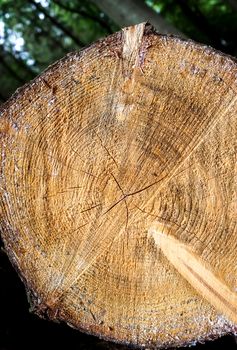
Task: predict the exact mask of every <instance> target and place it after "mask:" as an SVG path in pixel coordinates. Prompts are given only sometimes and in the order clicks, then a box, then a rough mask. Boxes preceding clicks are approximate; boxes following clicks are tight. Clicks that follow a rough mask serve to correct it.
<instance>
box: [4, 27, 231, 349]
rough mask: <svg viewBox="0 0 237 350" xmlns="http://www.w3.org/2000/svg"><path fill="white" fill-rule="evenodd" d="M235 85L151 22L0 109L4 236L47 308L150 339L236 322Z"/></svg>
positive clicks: (123, 337)
mask: <svg viewBox="0 0 237 350" xmlns="http://www.w3.org/2000/svg"><path fill="white" fill-rule="evenodd" d="M236 83H237V64H236V62H235V60H234V59H232V58H231V57H228V56H226V55H224V54H222V53H220V52H217V51H215V50H213V49H211V48H209V47H205V46H202V45H200V44H196V43H194V42H192V41H185V40H181V39H179V38H176V37H172V36H165V35H159V34H157V33H156V32H155V31H154V30H153V29H152V28H151V26H149V25H147V24H144V23H142V24H139V25H136V26H133V27H128V28H124V29H123V30H122V31H121V32H119V33H115V34H113V35H111V36H109V37H108V38H105V39H103V40H101V41H99V42H96V43H95V44H92V45H91V46H90V47H88V48H85V49H84V50H82V51H80V52H77V53H72V54H69V55H67V56H66V57H65V58H64V59H62V60H60V61H58V62H57V63H55V64H54V65H52V66H51V67H49V68H48V69H47V70H46V71H45V72H44V73H42V74H41V75H40V76H39V77H37V78H36V79H35V80H33V81H32V82H30V83H29V84H28V85H26V86H24V87H23V88H21V89H20V90H19V91H17V92H16V94H15V95H14V96H13V97H12V98H11V99H10V100H9V101H8V102H7V103H6V104H5V105H3V107H2V109H1V111H0V134H1V138H0V142H1V156H0V157H1V160H0V163H1V174H0V176H1V180H0V181H1V186H0V191H1V201H0V216H1V234H2V239H3V241H4V245H5V249H6V251H7V253H8V256H9V258H10V260H11V262H12V263H13V265H14V266H15V268H16V269H17V271H18V272H19V275H20V276H21V278H22V280H23V282H24V283H25V286H26V289H27V292H28V294H29V297H30V300H31V304H32V308H33V309H34V311H35V312H36V313H37V314H38V315H40V316H41V317H45V318H50V319H52V320H60V321H64V322H66V323H68V324H69V325H71V326H73V327H75V328H78V329H81V330H83V331H85V332H87V333H91V334H95V335H99V336H100V337H103V338H105V339H110V340H114V341H116V342H121V343H127V344H133V345H135V346H138V347H149V348H159V347H160V348H161V347H168V346H180V345H184V344H190V343H192V342H194V341H199V340H205V339H212V338H215V337H217V336H220V335H222V334H225V333H227V332H236V318H235V317H236V316H235V311H234V310H236V309H234V307H235V305H236V304H235V305H234V303H235V302H236V291H237V253H236V252H237V239H236V237H237V204H236V203H237V182H236V174H237V162H236V158H237V142H236V140H237V137H236V136H237V118H236V113H237V84H236ZM157 230H158V231H159V232H158V231H157ZM157 232H158V233H157ZM160 234H161V235H167V236H168V237H171V238H170V239H171V241H169V242H171V243H167V244H166V243H164V242H163V241H162V242H163V243H162V244H161V241H160V238H159V237H158V236H159V235H160ZM157 235H158V236H157ZM157 237H158V238H157ZM162 237H163V236H162ZM172 242H173V243H172ZM174 242H179V243H180V244H181V245H180V246H179V245H178V246H179V247H188V249H189V255H185V254H184V255H185V256H186V257H191V258H190V264H191V263H192V262H193V261H194V259H193V258H192V257H193V256H196V257H198V259H196V258H195V259H196V260H195V261H196V262H197V261H198V262H197V263H196V266H199V267H200V266H201V267H200V269H199V270H200V273H201V271H204V272H205V271H208V273H207V277H206V278H208V276H214V277H213V278H212V277H210V278H211V282H212V283H214V282H213V281H217V282H216V285H217V286H221V288H222V287H223V288H222V289H221V291H220V292H221V293H222V294H221V296H220V297H221V298H222V299H219V300H222V301H223V300H224V301H223V307H221V308H220V309H218V305H217V304H218V303H217V302H216V304H214V306H213V305H212V303H211V302H210V298H209V299H208V298H206V297H205V296H206V294H205V293H204V294H202V293H201V294H200V291H199V290H196V289H195V286H193V285H192V283H191V280H189V279H188V277H187V278H185V275H184V274H183V275H182V273H180V270H179V269H178V270H177V268H176V265H175V259H172V257H173V256H174V257H175V254H176V252H177V251H178V250H177V249H176V248H173V250H170V253H169V254H168V253H167V252H166V251H164V249H165V250H167V249H168V250H169V249H170V248H169V247H171V245H172V244H175V243H174ZM178 246H177V247H178ZM180 249H181V250H179V252H180V254H181V255H180V256H181V258H182V254H183V253H182V252H183V251H184V250H182V249H184V248H180ZM169 257H171V258H170V259H169ZM176 261H178V260H177V259H176ZM188 261H189V258H187V261H186V264H188ZM184 262H185V261H184ZM199 262H201V263H199ZM202 264H205V270H202ZM180 266H181V265H180ZM183 266H184V265H183ZM190 269H191V268H190V267H189V270H190ZM186 270H187V269H186ZM181 272H182V271H181ZM204 274H205V273H204ZM209 274H210V275H209ZM196 280H197V279H196ZM211 282H210V283H211ZM190 283H191V284H190ZM205 283H206V284H205ZM205 283H204V282H203V283H202V286H204V284H205V285H206V286H207V287H208V286H209V287H208V288H209V292H210V291H211V288H212V287H210V285H208V284H207V282H205ZM213 288H214V287H213ZM225 288H226V289H225ZM204 289H205V288H204ZM225 291H227V292H226V293H227V294H228V298H229V299H228V303H229V306H230V309H231V307H232V311H230V312H229V313H228V311H227V312H226V313H225V310H224V309H225V297H224V296H223V294H225ZM204 292H205V291H204ZM216 296H218V295H217V294H216ZM226 305H227V304H226ZM216 306H217V307H216ZM223 310H224V311H223ZM222 311H223V312H222Z"/></svg>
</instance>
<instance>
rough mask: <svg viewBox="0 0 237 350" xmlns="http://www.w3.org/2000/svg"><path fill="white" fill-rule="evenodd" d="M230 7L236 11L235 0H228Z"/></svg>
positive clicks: (236, 4)
mask: <svg viewBox="0 0 237 350" xmlns="http://www.w3.org/2000/svg"><path fill="white" fill-rule="evenodd" d="M228 3H229V4H230V6H231V7H232V8H233V9H234V10H236V11H237V0H228Z"/></svg>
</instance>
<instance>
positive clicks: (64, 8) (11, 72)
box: [0, 0, 237, 102]
mask: <svg viewBox="0 0 237 350" xmlns="http://www.w3.org/2000/svg"><path fill="white" fill-rule="evenodd" d="M144 1H145V0H144ZM145 2H146V4H147V5H148V6H150V7H151V8H153V9H154V11H156V12H158V13H159V14H160V15H161V16H163V17H164V18H165V19H166V20H167V21H169V22H170V23H172V24H173V25H174V26H175V27H176V28H178V29H179V30H180V31H182V32H183V33H185V34H186V35H187V36H189V37H190V38H192V39H194V40H197V41H199V42H203V43H206V44H208V45H212V46H214V47H215V48H217V49H219V50H222V51H224V52H226V53H228V54H232V55H237V35H236V34H237V4H236V8H235V4H234V6H233V3H235V0H231V1H221V0H199V1H195V0H146V1H145ZM236 3H237V1H236ZM114 6H115V7H116V6H120V4H119V1H117V0H114ZM117 30H119V27H118V26H117V25H116V24H115V23H113V21H112V19H110V18H109V17H108V16H107V15H106V14H104V13H103V12H101V10H100V9H99V8H98V7H97V6H96V5H95V2H92V1H89V0H70V1H67V0H0V102H1V101H5V100H6V99H7V98H8V97H9V96H10V95H11V94H12V93H13V92H14V91H15V89H16V88H17V87H18V86H21V85H23V84H24V83H25V82H27V81H29V80H30V79H32V78H33V77H34V76H36V75H37V74H39V73H40V72H41V71H42V70H43V69H45V68H46V67H47V66H48V65H49V64H51V63H53V62H54V61H56V60H57V59H59V58H61V57H63V56H64V55H65V54H66V53H67V52H70V51H75V50H79V49H80V48H82V47H83V46H86V45H88V44H90V43H91V42H92V41H95V40H97V39H98V38H101V37H104V36H106V35H108V34H110V33H113V32H114V31H117Z"/></svg>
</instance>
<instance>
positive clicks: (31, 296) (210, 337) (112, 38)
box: [0, 23, 237, 349]
mask: <svg viewBox="0 0 237 350" xmlns="http://www.w3.org/2000/svg"><path fill="white" fill-rule="evenodd" d="M143 36H147V37H151V38H150V40H151V42H152V36H153V37H160V38H163V39H165V40H167V41H171V42H175V43H177V44H181V45H184V44H186V45H190V46H191V47H193V48H195V49H197V50H203V51H205V52H206V53H207V54H209V55H214V56H216V57H218V58H219V59H224V60H225V62H227V63H229V64H232V65H233V66H235V68H236V69H237V58H235V57H233V56H231V55H227V54H225V53H223V52H221V51H219V50H217V49H215V48H213V47H211V46H209V45H205V44H202V43H198V42H195V41H193V40H191V39H189V40H186V39H183V38H180V37H178V36H176V35H173V34H160V33H158V32H157V31H156V29H155V28H154V27H153V26H152V25H151V24H149V23H146V24H145V30H144V34H143ZM121 40H122V31H119V32H116V33H114V34H111V35H109V36H108V37H106V38H102V39H99V40H97V41H95V42H94V43H93V44H91V45H88V46H85V47H84V48H83V49H81V50H79V51H75V52H70V53H68V54H67V55H66V56H64V57H63V58H62V59H60V60H58V61H56V62H55V63H53V64H51V65H49V66H48V67H47V68H46V69H45V70H44V71H43V72H42V73H40V74H39V75H38V76H36V77H35V78H34V79H33V80H30V81H29V82H28V83H26V84H24V85H23V86H22V87H19V88H18V89H17V90H16V91H15V92H14V93H13V95H12V96H11V97H10V98H9V99H8V100H7V101H6V102H4V103H3V104H2V105H1V106H0V118H1V117H2V115H3V114H5V112H6V111H7V109H8V108H10V107H11V105H13V104H14V103H15V102H17V99H18V98H19V97H21V96H22V95H27V93H29V92H30V91H31V88H32V87H33V86H34V85H36V84H37V83H40V82H41V81H42V80H43V79H44V78H46V77H47V76H48V75H52V74H53V73H54V71H57V69H58V68H59V67H60V65H61V64H62V63H66V62H67V61H70V59H71V58H80V57H82V55H83V54H86V52H87V51H91V50H93V49H95V50H96V49H97V51H98V53H100V52H101V51H102V50H103V48H105V47H106V46H109V45H110V44H113V43H114V44H115V46H116V47H118V46H119V45H118V44H119V43H120V42H121ZM148 47H149V45H148ZM112 55H114V56H115V57H116V56H117V55H118V52H117V51H115V52H111V56H112ZM0 237H1V238H2V241H3V246H4V250H5V252H6V254H7V256H8V258H9V260H10V262H11V264H12V266H13V268H14V269H15V271H16V272H17V274H18V276H19V277H20V279H21V281H22V282H23V284H24V287H25V290H26V295H27V299H28V302H29V304H30V309H29V311H30V312H33V313H34V314H36V315H37V316H39V317H40V318H42V319H45V320H50V321H54V322H56V323H59V322H60V323H65V324H67V325H68V326H70V327H71V328H73V329H76V330H79V331H81V332H83V333H85V334H88V335H92V336H96V337H98V338H99V339H103V340H105V341H109V342H113V343H115V344H121V345H124V346H127V347H129V348H131V349H175V348H177V347H178V348H179V347H189V346H192V345H196V344H199V343H205V342H207V341H214V340H216V339H218V338H220V337H222V336H225V335H228V334H229V335H234V336H236V335H237V325H233V326H231V324H230V325H229V329H228V330H227V329H218V334H213V333H209V334H206V336H203V337H200V338H198V339H192V340H190V341H188V342H185V343H179V342H178V343H177V344H176V343H174V344H172V343H170V345H164V346H163V345H161V346H160V345H158V344H154V343H153V344H147V345H145V346H142V345H137V344H133V343H130V342H126V341H119V340H117V339H116V338H113V337H110V336H109V335H106V334H100V333H97V332H96V331H93V330H90V329H88V328H86V326H85V325H84V328H83V327H80V326H76V325H74V324H73V323H71V322H68V321H67V320H66V317H65V316H60V310H52V309H51V308H50V307H48V306H47V305H45V304H43V303H42V304H39V303H38V296H37V293H36V292H35V291H34V289H33V287H32V286H31V283H30V282H29V281H27V280H26V278H25V276H24V273H23V271H21V269H20V268H19V267H18V265H17V263H16V261H15V259H14V255H13V254H12V252H11V249H10V248H9V247H8V245H7V243H5V239H4V234H3V233H1V232H0Z"/></svg>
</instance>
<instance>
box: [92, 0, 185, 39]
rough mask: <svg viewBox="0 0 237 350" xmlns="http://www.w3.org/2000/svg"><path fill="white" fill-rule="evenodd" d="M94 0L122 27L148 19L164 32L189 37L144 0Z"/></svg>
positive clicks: (158, 29) (159, 30)
mask: <svg viewBox="0 0 237 350" xmlns="http://www.w3.org/2000/svg"><path fill="white" fill-rule="evenodd" d="M92 1H93V2H94V3H95V4H96V5H97V6H98V7H99V8H100V9H101V10H102V11H103V12H105V13H106V14H107V15H108V16H109V17H110V18H111V19H112V20H113V21H114V22H115V23H116V24H117V25H119V26H120V27H126V26H130V25H132V24H137V23H140V22H146V21H147V22H149V23H151V24H152V25H153V26H154V27H155V28H156V29H157V31H158V32H160V33H162V34H175V35H178V36H180V37H182V38H187V37H186V36H185V34H183V33H182V32H180V31H179V30H178V29H176V28H175V27H173V26H172V24H170V23H168V22H166V21H165V20H164V19H163V18H162V17H161V16H160V15H159V14H158V13H156V12H155V11H153V10H152V9H150V8H149V7H148V6H147V5H146V4H145V3H144V1H142V0H120V1H119V3H118V5H117V6H115V5H114V0H100V1H96V0H92Z"/></svg>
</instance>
